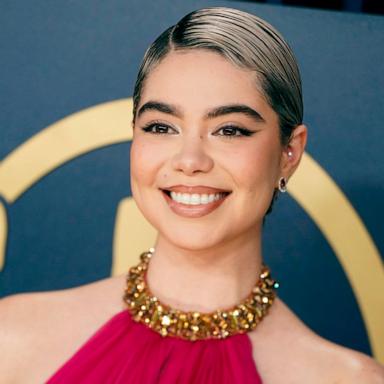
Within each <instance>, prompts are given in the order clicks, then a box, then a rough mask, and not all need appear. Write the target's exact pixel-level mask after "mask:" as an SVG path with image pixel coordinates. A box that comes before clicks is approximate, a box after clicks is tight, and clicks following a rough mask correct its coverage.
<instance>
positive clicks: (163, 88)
mask: <svg viewBox="0 0 384 384" xmlns="http://www.w3.org/2000/svg"><path fill="white" fill-rule="evenodd" d="M282 150H283V148H282V146H281V144H280V141H279V125H278V116H277V114H276V113H275V112H274V111H273V110H272V108H271V107H270V106H269V105H268V104H267V102H266V101H265V100H264V98H263V96H262V95H261V94H260V93H259V92H258V91H257V87H256V86H255V77H254V75H253V74H251V73H250V72H249V71H246V70H242V69H239V68H238V67H236V66H234V65H233V64H232V63H231V62H229V61H228V60H226V59H225V58H223V57H222V56H220V55H219V54H217V53H213V52H209V51H206V50H188V51H182V52H177V53H176V52H172V53H170V54H168V55H167V56H166V57H165V58H164V59H163V60H162V61H161V62H160V64H159V65H158V66H157V67H155V69H154V70H153V71H152V72H151V73H150V74H149V76H148V77H147V79H146V81H145V84H144V88H143V91H142V95H141V100H140V103H139V105H138V108H137V114H136V121H135V128H134V136H133V142H132V148H131V187H132V193H133V197H134V199H135V201H136V203H137V205H138V207H139V208H140V210H141V211H142V212H143V214H144V216H145V217H146V218H147V220H148V221H149V222H150V223H151V224H152V225H153V226H154V227H155V228H157V230H158V231H159V234H160V236H165V237H166V238H167V239H168V241H171V242H172V243H174V244H176V245H178V246H180V247H183V248H188V249H203V248H209V247H212V246H217V245H219V244H220V245H221V244H224V243H226V242H228V241H232V240H241V241H242V240H245V239H246V238H248V237H253V238H254V237H255V236H256V234H257V233H258V231H260V229H261V224H262V220H263V216H264V215H265V212H266V211H267V209H268V207H269V204H270V202H271V199H272V195H273V190H274V188H275V187H276V186H277V183H278V179H279V177H280V176H282V175H281V166H280V160H281V154H282ZM212 200H213V201H212Z"/></svg>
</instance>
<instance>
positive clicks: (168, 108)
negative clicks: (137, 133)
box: [137, 101, 265, 123]
mask: <svg viewBox="0 0 384 384" xmlns="http://www.w3.org/2000/svg"><path fill="white" fill-rule="evenodd" d="M146 111H159V112H163V113H167V114H169V115H172V116H176V117H181V116H182V113H181V111H180V110H179V109H178V108H177V107H176V106H174V105H171V104H166V103H163V102H160V101H148V102H147V103H145V104H143V105H142V106H141V107H140V109H139V111H138V112H137V117H139V116H141V115H142V114H143V113H144V112H146ZM231 113H242V114H244V115H247V116H249V117H251V118H252V119H253V120H255V121H256V122H258V123H260V122H264V123H265V119H264V118H263V117H262V116H261V115H260V113H259V112H257V111H256V110H254V109H253V108H251V107H249V106H248V105H245V104H230V105H222V106H220V107H216V108H213V109H211V110H210V111H208V112H207V114H206V115H205V116H204V118H205V119H213V118H215V117H219V116H224V115H229V114H231Z"/></svg>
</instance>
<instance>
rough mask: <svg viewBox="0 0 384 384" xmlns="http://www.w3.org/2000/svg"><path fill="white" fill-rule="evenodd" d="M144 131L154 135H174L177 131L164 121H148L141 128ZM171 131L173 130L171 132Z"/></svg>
mask: <svg viewBox="0 0 384 384" xmlns="http://www.w3.org/2000/svg"><path fill="white" fill-rule="evenodd" d="M141 129H142V130H143V131H144V132H148V133H153V134H155V135H167V134H170V135H174V134H176V133H177V131H176V130H175V129H173V128H172V127H170V126H169V125H167V124H164V123H156V122H155V123H153V122H152V123H149V124H147V125H145V126H144V127H142V128H141ZM171 131H173V132H171Z"/></svg>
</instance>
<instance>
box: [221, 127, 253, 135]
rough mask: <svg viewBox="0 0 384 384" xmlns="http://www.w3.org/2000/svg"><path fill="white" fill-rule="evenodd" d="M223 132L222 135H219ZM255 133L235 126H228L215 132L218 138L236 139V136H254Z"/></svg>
mask: <svg viewBox="0 0 384 384" xmlns="http://www.w3.org/2000/svg"><path fill="white" fill-rule="evenodd" d="M218 132H221V133H218ZM254 133H255V132H253V131H250V130H249V129H246V128H240V127H236V126H235V125H227V126H225V127H222V128H220V129H218V130H217V131H216V132H215V135H217V136H226V137H235V136H252V135H253V134H254Z"/></svg>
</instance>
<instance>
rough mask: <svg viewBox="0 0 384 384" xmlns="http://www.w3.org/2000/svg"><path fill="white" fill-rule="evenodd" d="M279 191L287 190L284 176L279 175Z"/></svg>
mask: <svg viewBox="0 0 384 384" xmlns="http://www.w3.org/2000/svg"><path fill="white" fill-rule="evenodd" d="M279 191H280V192H287V180H286V178H285V177H280V179H279Z"/></svg>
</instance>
